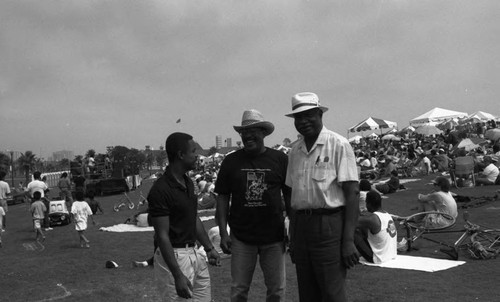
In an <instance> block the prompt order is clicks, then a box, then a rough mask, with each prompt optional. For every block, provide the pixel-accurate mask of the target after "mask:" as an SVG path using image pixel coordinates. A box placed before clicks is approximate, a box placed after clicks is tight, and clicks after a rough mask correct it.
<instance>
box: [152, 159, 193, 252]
mask: <svg viewBox="0 0 500 302" xmlns="http://www.w3.org/2000/svg"><path fill="white" fill-rule="evenodd" d="M184 182H185V183H186V185H187V189H186V188H184V187H183V186H181V184H179V183H178V182H177V181H176V180H175V178H174V176H173V175H172V172H171V171H170V169H169V167H167V169H166V171H165V173H164V174H163V175H162V176H161V177H160V178H159V179H158V180H157V181H156V182H155V183H154V185H153V186H152V187H151V190H150V191H149V195H148V206H149V209H148V211H149V215H150V216H151V217H162V216H169V218H170V230H169V234H168V235H169V238H170V242H171V243H172V246H174V247H176V246H177V247H180V246H182V245H185V244H193V243H195V241H196V213H197V212H196V210H197V201H196V196H195V194H194V185H193V182H192V181H191V179H190V178H189V177H187V176H186V175H184Z"/></svg>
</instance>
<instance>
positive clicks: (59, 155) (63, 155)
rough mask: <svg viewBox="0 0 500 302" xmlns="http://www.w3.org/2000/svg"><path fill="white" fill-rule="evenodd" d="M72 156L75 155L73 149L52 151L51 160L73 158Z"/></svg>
mask: <svg viewBox="0 0 500 302" xmlns="http://www.w3.org/2000/svg"><path fill="white" fill-rule="evenodd" d="M74 157H75V155H74V153H73V151H69V150H62V151H56V152H52V160H53V161H61V160H63V159H69V160H73V158H74Z"/></svg>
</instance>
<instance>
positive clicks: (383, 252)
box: [354, 191, 397, 263]
mask: <svg viewBox="0 0 500 302" xmlns="http://www.w3.org/2000/svg"><path fill="white" fill-rule="evenodd" d="M366 208H367V209H368V212H367V213H366V214H364V215H360V216H359V218H358V225H357V228H356V231H355V233H354V244H355V245H356V249H357V250H358V252H359V253H360V254H361V255H362V256H363V258H365V259H366V261H368V262H371V263H383V262H386V261H389V260H392V259H395V258H396V255H397V230H396V225H395V224H394V221H393V220H392V216H391V215H390V214H389V213H387V212H386V211H384V210H383V209H382V198H381V197H380V194H378V193H377V192H375V191H369V192H368V193H367V194H366Z"/></svg>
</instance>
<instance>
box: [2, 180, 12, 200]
mask: <svg viewBox="0 0 500 302" xmlns="http://www.w3.org/2000/svg"><path fill="white" fill-rule="evenodd" d="M7 194H10V187H9V184H8V183H7V182H5V181H3V180H0V199H7Z"/></svg>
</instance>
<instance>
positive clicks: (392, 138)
mask: <svg viewBox="0 0 500 302" xmlns="http://www.w3.org/2000/svg"><path fill="white" fill-rule="evenodd" d="M382 140H384V141H400V140H401V138H400V137H398V136H395V135H394V134H386V135H384V136H382Z"/></svg>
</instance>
